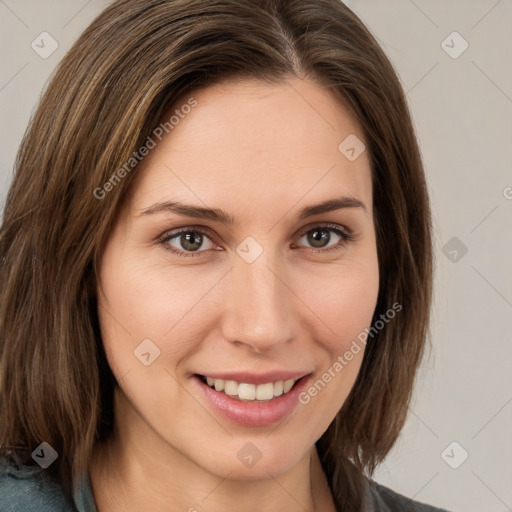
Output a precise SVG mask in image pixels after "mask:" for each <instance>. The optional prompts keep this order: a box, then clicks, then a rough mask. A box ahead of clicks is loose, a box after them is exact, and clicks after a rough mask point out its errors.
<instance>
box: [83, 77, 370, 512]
mask: <svg viewBox="0 0 512 512" xmlns="http://www.w3.org/2000/svg"><path fill="white" fill-rule="evenodd" d="M192 96H193V97H194V98H195V99H196V100H197V101H198V105H197V106H196V107H195V108H194V109H192V111H191V112H190V114H188V115H187V116H185V117H184V118H183V119H181V120H180V122H179V124H177V125H176V126H175V127H174V129H173V130H172V132H170V134H169V135H167V136H165V137H164V138H163V140H162V141H161V142H160V143H159V144H158V145H157V147H156V148H155V149H153V150H152V151H151V152H150V153H149V155H148V156H146V157H145V158H144V160H143V162H142V163H141V167H140V168H139V170H138V174H137V177H136V179H135V180H134V182H133V183H132V188H131V190H130V194H129V195H128V196H127V199H126V201H125V202H124V203H123V205H122V208H121V209H120V210H119V213H118V216H117V218H116V219H115V223H114V225H113V227H112V230H111V232H110V234H109V237H108V239H107V242H106V244H105V247H104V250H103V252H102V255H101V259H100V276H99V282H100V285H101V286H100V287H99V289H98V301H99V318H100V325H101V331H102V336H103V342H104V346H105V350H106V354H107V358H108V361H109V364H110V366H111V368H112V371H113V373H114V375H115V376H116V379H117V381H118V383H119V386H118V387H117V388H116V391H115V395H114V402H115V417H116V425H115V433H114V436H113V437H112V438H111V439H110V440H109V442H108V443H107V444H106V445H105V446H99V445H98V446H97V447H96V449H95V451H94V456H93V458H92V460H91V465H90V477H91V483H92V488H93V493H94V496H95V499H96V502H97V505H98V509H99V511H100V512H106V511H110V512H111V511H118V510H119V511H121V510H123V511H140V510H159V511H163V512H166V511H190V512H193V511H194V510H197V511H207V512H208V511H210V512H213V511H218V510H222V511H223V512H231V511H235V510H236V511H240V510H244V511H247V512H253V511H254V512H255V511H258V512H262V511H263V512H270V511H275V510H287V511H291V512H293V511H297V512H298V511H301V512H304V511H305V510H306V511H320V510H322V511H334V510H335V508H334V504H333V501H332V497H331V494H330V492H329V490H328V487H327V481H326V478H325V475H324V473H323V471H322V469H321V466H320V463H319V460H318V454H317V451H316V448H315V442H316V441H317V440H318V439H319V438H320V437H321V435H322V434H323V433H324V432H325V430H326V429H327V427H328V426H329V424H330V423H331V422H332V420H333V419H334V417H335V415H336V414H337V412H338V411H339V409H340V408H341V406H342V405H343V402H344V401H345V399H346V397H347V396H348V394H349V392H350V390H351V388H352V387H353V385H354V382H355V379H356V377H357V374H358V371H359V369H360V366H361V362H362V357H363V353H364V351H363V350H361V351H360V352H359V353H358V354H356V355H354V357H353V359H352V360H351V361H350V363H349V364H348V365H346V366H345V367H344V368H343V370H342V371H340V372H339V373H337V374H336V377H335V378H333V379H332V380H331V382H329V383H328V385H326V386H325V387H324V388H323V389H322V390H321V391H320V392H319V393H318V394H317V396H315V397H314V398H312V399H311V401H310V402H309V403H308V404H307V405H302V404H298V405H297V406H296V408H295V409H294V410H293V412H292V413H291V414H290V415H289V416H287V417H286V418H284V420H282V421H281V422H279V424H275V425H271V426H265V427H247V426H241V425H238V424H235V423H233V422H231V421H229V420H227V419H224V418H223V417H221V416H219V415H218V414H217V413H216V412H215V410H214V409H212V408H211V406H210V405H209V404H208V402H206V401H205V399H204V398H203V397H202V394H201V393H198V389H197V386H196V385H193V381H192V375H193V374H195V373H200V374H208V370H210V371H211V372H213V371H230V370H246V371H252V372H255V373H261V372H264V371H267V370H269V369H277V368H279V369H288V370H290V369H291V370H304V371H308V372H312V374H313V376H312V378H313V382H315V381H317V379H318V378H319V377H320V376H321V375H322V374H323V373H324V372H325V371H326V370H327V369H328V368H329V367H332V365H333V363H334V362H335V361H336V359H337V357H338V356H342V355H343V354H344V353H345V351H346V350H348V349H349V347H350V345H351V343H352V341H353V340H354V339H356V337H357V335H358V334H359V333H360V332H361V331H363V330H364V329H365V328H366V327H370V324H371V319H372V315H373V312H374V309H375V306H376V302H377V295H378V281H379V272H378V259H377V248H376V239H375V230H374V223H373V209H372V184H371V167H370V159H369V154H368V151H364V152H363V153H362V154H361V156H359V157H358V158H357V159H356V160H354V161H349V160H348V159H347V158H346V157H345V156H344V155H343V154H342V153H341V152H340V151H339V150H338V146H339V144H340V143H341V142H342V141H343V140H344V139H345V138H346V137H347V136H348V135H349V134H356V135H357V137H358V138H359V139H361V140H362V141H364V142H365V145H366V146H367V147H368V145H367V144H366V141H365V140H364V136H363V133H362V130H361V128H360V126H359V125H358V123H357V122H356V120H355V119H354V118H353V117H352V116H351V114H350V112H349V111H348V109H346V108H345V107H344V106H343V105H342V104H341V103H340V101H339V100H338V99H337V98H336V97H335V96H333V95H332V93H331V92H329V91H328V90H326V89H324V88H322V87H321V86H319V85H317V84H316V83H314V82H312V81H309V80H303V79H298V78H293V79H290V80H289V81H288V82H287V83H285V84H279V85H276V84H273V85H269V84H266V83H262V82H258V81H254V80H246V81H239V82H230V83H229V84H226V83H224V84H222V85H216V86H210V87H206V88H202V89H199V90H197V91H194V94H192ZM188 97H190V95H189V96H187V97H186V98H183V99H182V101H180V102H176V104H175V105H174V106H173V108H179V106H180V105H183V104H184V103H185V102H186V100H187V99H188ZM164 117H166V118H167V119H168V117H169V116H167V115H166V116H164ZM340 196H350V197H354V198H357V199H359V200H360V201H362V202H363V203H364V204H365V205H366V208H367V211H364V210H363V209H362V208H344V209H339V210H337V211H332V212H328V213H323V214H317V215H315V216H313V217H310V218H307V219H303V220H300V219H298V213H297V212H298V211H299V210H300V209H302V208H303V207H305V206H308V205H313V204H317V203H320V202H322V201H325V200H327V199H333V198H338V197H340ZM169 200H173V201H180V202H183V203H187V204H192V205H197V206H203V207H204V206H207V207H210V208H219V209H222V210H224V211H226V212H227V213H229V214H230V215H232V216H233V217H234V218H235V220H236V223H235V224H233V225H227V224H222V223H220V222H217V221H213V220H207V219H195V218H191V217H184V216H180V215H177V214H175V213H170V212H161V213H158V214H153V215H142V214H141V212H142V211H143V210H144V209H146V208H148V207H150V206H151V205H154V204H155V203H158V202H161V201H169ZM325 223H329V224H334V225H336V226H337V227H338V228H339V229H341V230H348V231H350V232H351V233H352V234H353V236H354V240H353V241H349V242H346V243H345V244H344V245H343V240H342V239H341V238H340V237H339V236H338V235H336V234H335V233H334V232H332V231H330V230H327V232H326V233H325V235H327V237H329V236H330V239H328V240H327V241H326V242H324V245H323V246H322V245H313V243H314V240H312V239H311V231H309V234H310V236H309V237H308V233H307V231H308V230H313V228H315V227H316V226H318V225H322V224H325ZM198 226H202V227H206V228H209V229H210V231H211V232H212V234H213V236H209V235H205V236H204V237H203V239H202V245H200V243H199V244H196V245H194V247H198V246H199V247H200V248H199V250H197V251H191V250H190V246H187V245H185V246H184V245H183V243H180V237H179V236H178V237H176V238H174V239H173V240H168V241H166V242H165V241H164V242H162V241H161V240H160V237H161V236H162V235H164V234H165V233H166V232H169V231H172V233H171V234H175V233H177V232H179V228H189V227H198ZM313 231H314V230H313ZM247 236H251V237H253V238H254V239H255V240H257V242H258V243H259V244H260V246H261V247H262V248H263V253H262V254H261V255H260V256H259V257H258V258H257V259H256V260H255V261H254V262H253V263H251V264H248V263H247V262H246V261H244V259H242V258H241V257H240V256H239V255H238V254H237V252H236V248H237V247H238V245H239V244H240V243H241V242H242V241H243V240H244V239H245V238H246V237H247ZM181 240H182V241H183V237H182V239H181ZM340 241H341V242H342V243H341V244H339V242H340ZM165 245H167V246H169V245H170V246H172V247H174V248H175V249H176V250H181V251H183V252H185V253H186V249H187V248H188V249H189V252H188V254H190V253H191V252H193V253H194V254H196V256H193V257H190V256H180V255H178V254H173V253H171V252H168V251H166V250H165V249H164V247H165ZM336 245H338V249H331V247H333V246H336ZM326 246H327V247H326ZM216 248H218V249H219V250H216ZM329 249H330V250H329ZM146 338H149V339H151V340H152V341H153V342H154V343H155V345H157V346H158V348H159V350H160V356H159V357H158V358H157V359H155V360H154V362H153V363H152V364H151V365H150V366H145V365H143V364H141V363H140V362H139V361H138V360H137V359H136V358H135V357H134V354H133V351H134V349H135V348H136V347H137V346H138V345H139V344H140V343H141V341H142V340H143V339H146ZM199 391H200V390H199ZM248 442H251V443H253V444H254V445H255V446H256V447H257V449H258V450H259V451H260V452H261V459H260V460H259V461H258V462H257V463H256V464H255V465H254V466H252V467H247V466H245V465H244V464H242V463H241V462H240V460H239V459H238V457H237V452H238V451H239V450H240V449H241V448H242V447H243V446H244V445H245V444H246V443H248Z"/></svg>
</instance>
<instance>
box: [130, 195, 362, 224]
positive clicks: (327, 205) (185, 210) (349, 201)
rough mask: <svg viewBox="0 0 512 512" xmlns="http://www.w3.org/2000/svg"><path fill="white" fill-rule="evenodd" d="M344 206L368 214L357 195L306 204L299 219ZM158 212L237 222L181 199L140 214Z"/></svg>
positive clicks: (227, 216) (213, 210)
mask: <svg viewBox="0 0 512 512" xmlns="http://www.w3.org/2000/svg"><path fill="white" fill-rule="evenodd" d="M344 208H361V209H362V210H363V211H364V212H365V213H366V214H367V213H368V210H367V208H366V205H365V204H364V203H363V202H362V201H360V200H359V199H357V198H355V197H339V198H335V199H328V200H327V201H323V202H321V203H318V204H314V205H310V206H306V207H305V208H303V209H302V210H300V211H299V216H298V218H299V220H303V219H306V218H308V217H312V216H313V215H319V214H322V213H328V212H333V211H336V210H341V209H344ZM157 213H175V214H177V215H183V216H186V217H193V218H195V219H208V220H212V221H216V222H220V223H222V224H228V225H232V224H235V218H234V217H233V216H232V215H230V214H228V213H227V212H225V211H224V210H220V209H218V208H206V207H202V206H193V205H188V204H184V203H180V202H179V201H164V202H160V203H155V204H153V205H151V206H149V207H148V208H144V209H143V210H142V212H141V213H140V214H139V215H138V216H142V215H154V214H157Z"/></svg>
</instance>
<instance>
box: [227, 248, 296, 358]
mask: <svg viewBox="0 0 512 512" xmlns="http://www.w3.org/2000/svg"><path fill="white" fill-rule="evenodd" d="M286 281H287V280H286V276H285V275H284V273H283V271H282V270H280V267H279V266H278V265H277V264H276V260H275V259H274V258H272V259H271V258H268V257H266V256H265V252H264V253H263V254H262V255H261V256H260V257H259V258H258V259H257V260H256V261H254V262H252V263H247V262H245V261H244V260H242V259H240V260H238V261H236V262H235V264H234V268H233V270H232V271H231V272H230V276H229V282H227V283H226V284H225V286H226V288H225V290H226V297H225V301H224V314H223V315H222V333H223V335H224V338H225V339H226V340H227V341H228V342H230V343H234V344H237V345H240V346H246V347H247V348H248V349H250V350H251V351H253V352H257V353H265V352H269V351H271V350H273V349H275V348H277V347H279V346H281V345H283V344H285V343H287V342H289V341H291V340H292V339H293V337H294V335H295V334H296V329H295V323H297V322H298V319H297V312H296V311H295V310H294V304H296V302H297V299H296V297H294V295H293V292H292V290H290V288H289V284H288V283H287V282H286Z"/></svg>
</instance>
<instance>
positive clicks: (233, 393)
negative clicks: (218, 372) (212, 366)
mask: <svg viewBox="0 0 512 512" xmlns="http://www.w3.org/2000/svg"><path fill="white" fill-rule="evenodd" d="M196 376H197V377H198V378H199V379H201V380H202V382H203V383H204V384H206V385H207V386H209V387H210V388H212V389H214V390H215V391H217V392H219V393H224V394H225V395H227V396H229V397H231V398H233V399H235V400H240V401H241V402H268V401H269V400H273V399H274V398H277V397H280V396H282V395H286V394H287V393H289V392H290V391H291V390H292V389H293V388H294V387H295V385H296V384H297V383H298V382H299V381H300V380H301V379H302V378H303V377H301V378H299V379H287V380H284V381H283V380H278V381H274V382H265V383H262V384H251V383H248V382H237V381H234V380H225V379H216V378H214V377H208V376H206V375H199V374H196Z"/></svg>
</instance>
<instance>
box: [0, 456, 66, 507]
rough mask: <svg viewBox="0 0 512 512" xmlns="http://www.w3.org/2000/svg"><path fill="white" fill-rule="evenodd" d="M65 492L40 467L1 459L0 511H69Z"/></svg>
mask: <svg viewBox="0 0 512 512" xmlns="http://www.w3.org/2000/svg"><path fill="white" fill-rule="evenodd" d="M72 510H73V508H72V507H70V506H69V505H68V504H66V500H65V498H64V493H63V492H62V491H61V489H60V488H59V487H58V485H57V484H56V483H54V482H53V481H51V480H50V479H49V478H48V477H47V476H46V474H45V472H44V470H43V469H42V468H39V467H32V466H19V465H17V464H16V463H14V462H10V461H8V460H6V459H5V458H0V511H1V512H71V511H72Z"/></svg>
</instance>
